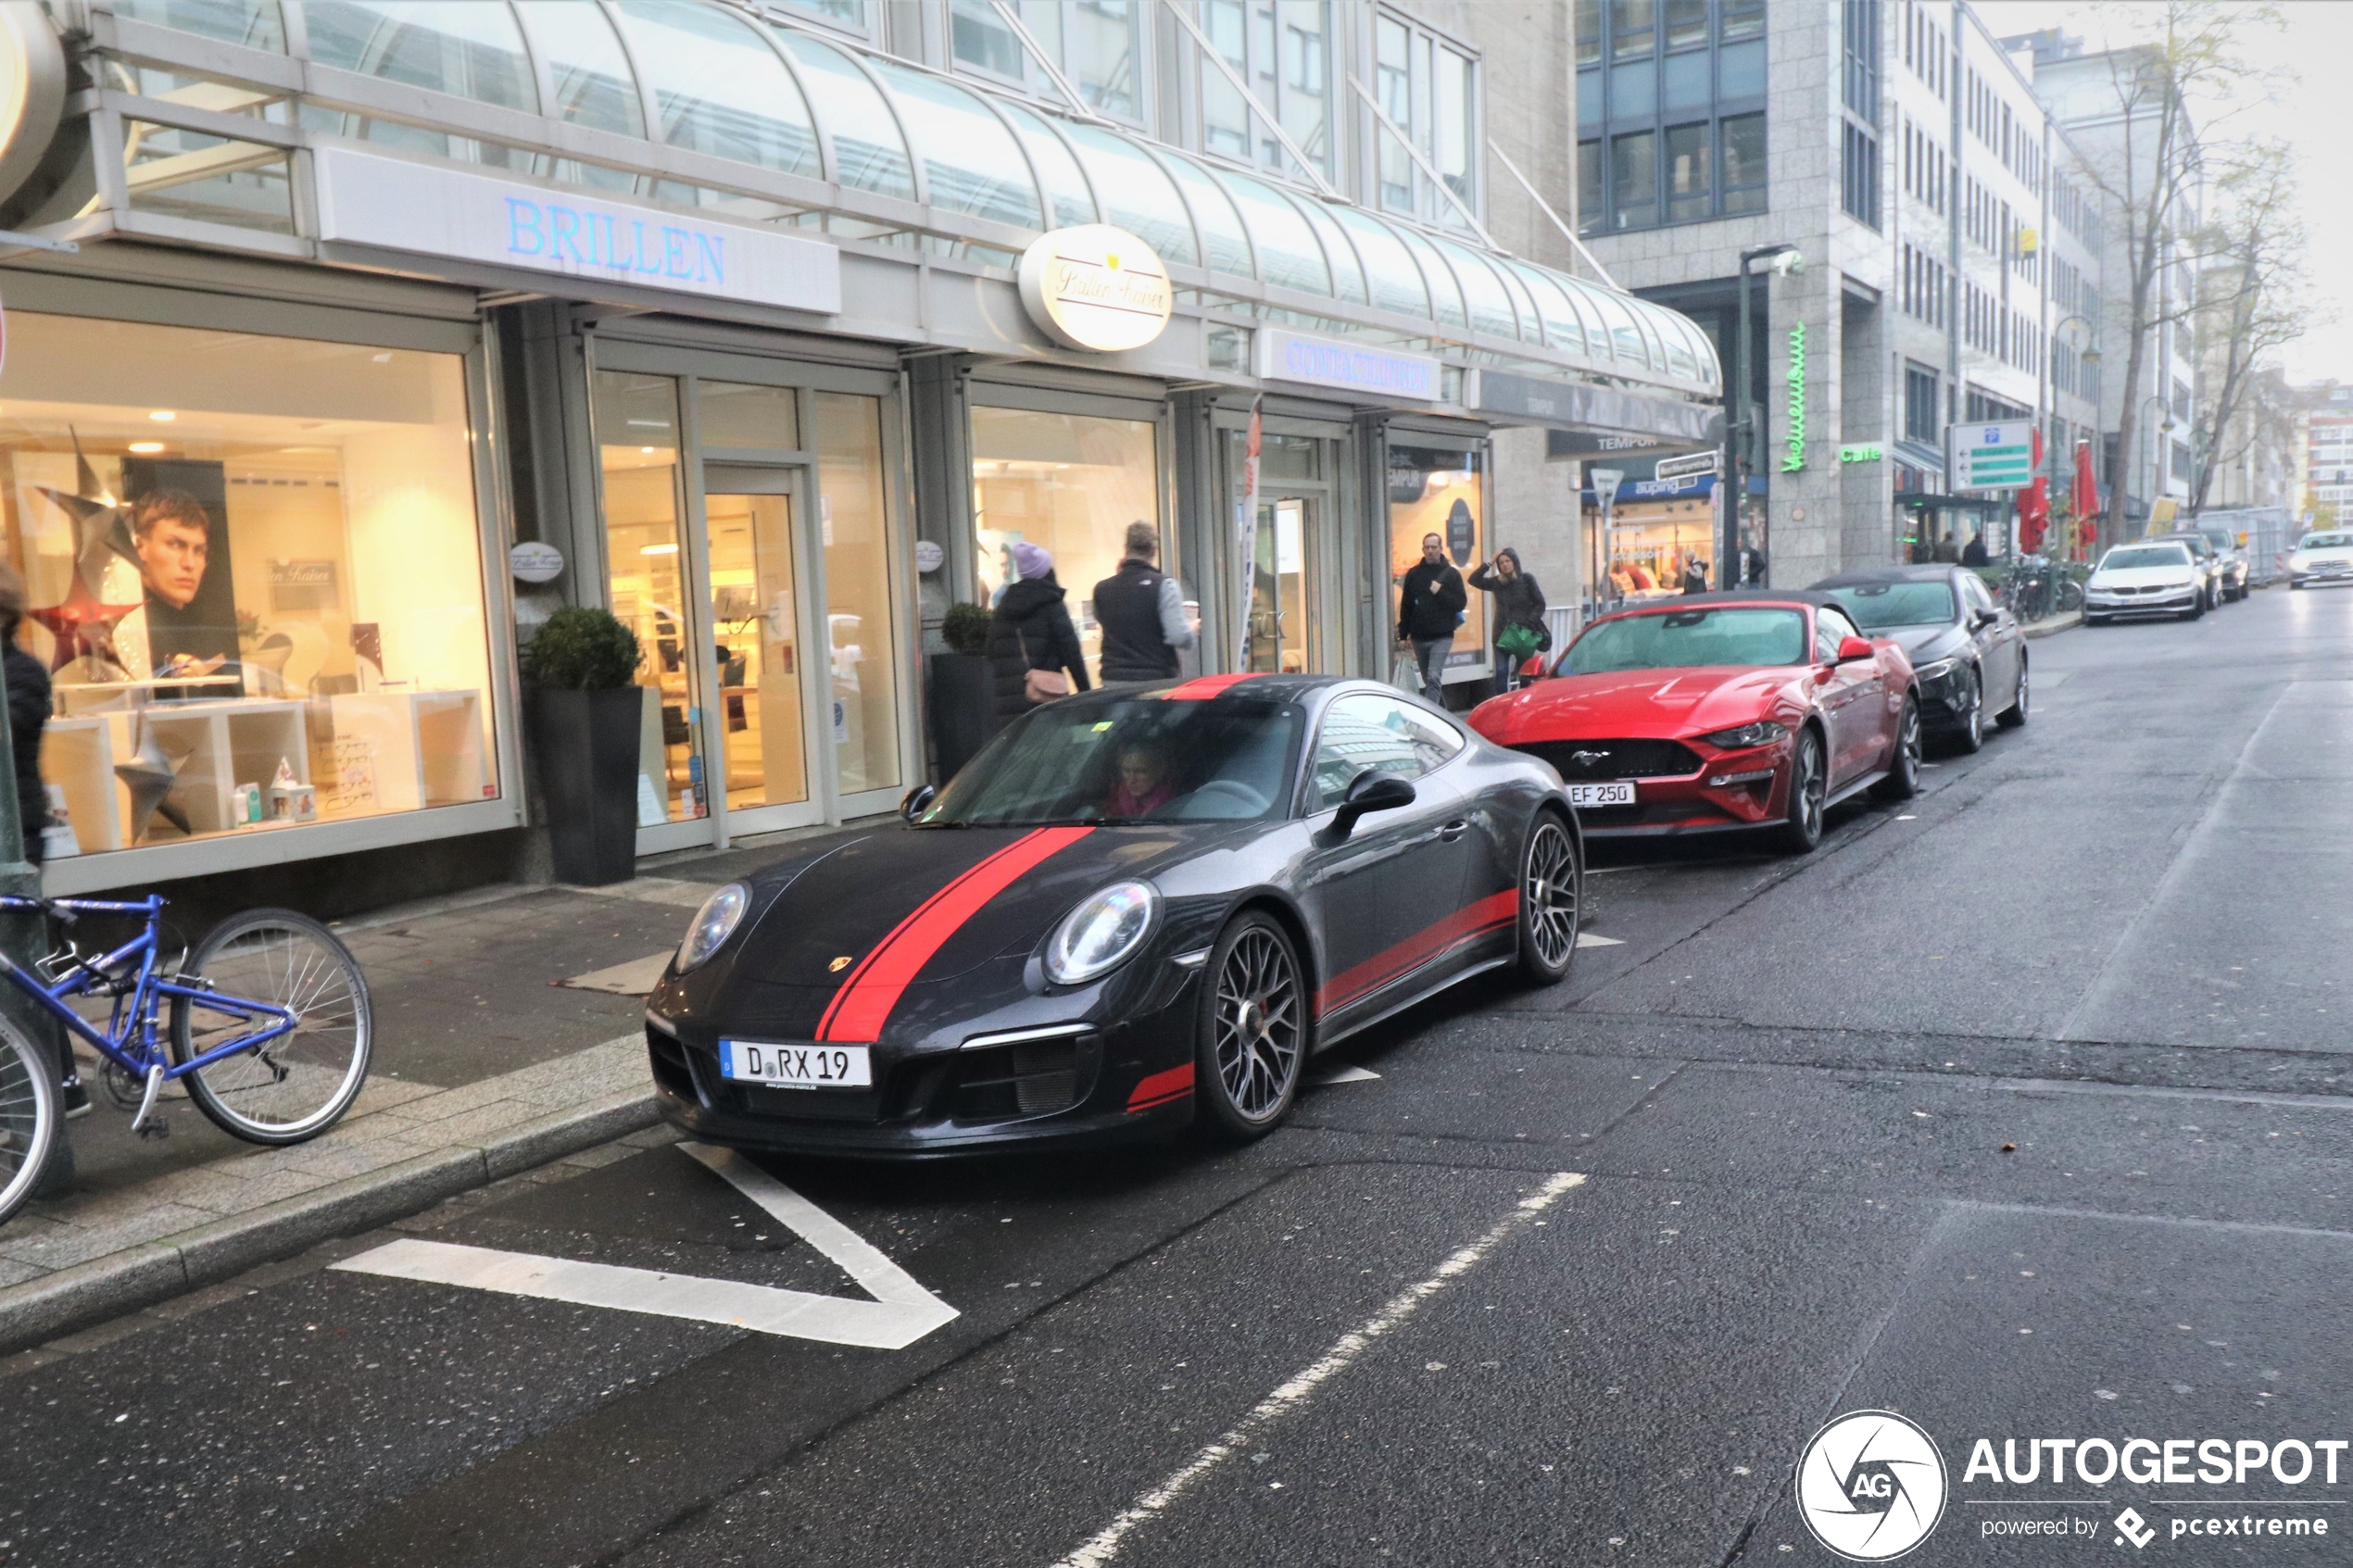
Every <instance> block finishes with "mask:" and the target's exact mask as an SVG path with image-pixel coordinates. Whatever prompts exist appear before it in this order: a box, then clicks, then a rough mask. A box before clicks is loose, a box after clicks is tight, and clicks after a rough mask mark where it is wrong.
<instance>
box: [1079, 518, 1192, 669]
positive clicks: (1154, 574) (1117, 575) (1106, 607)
mask: <svg viewBox="0 0 2353 1568" xmlns="http://www.w3.org/2000/svg"><path fill="white" fill-rule="evenodd" d="M1159 555H1160V531H1159V530H1158V529H1156V528H1154V527H1153V526H1152V525H1151V523H1149V522H1144V521H1136V522H1131V523H1129V524H1128V525H1127V558H1126V559H1125V560H1123V561H1121V562H1120V563H1119V570H1118V571H1116V572H1114V573H1113V574H1112V575H1111V576H1109V577H1106V578H1104V579H1103V580H1102V581H1101V582H1100V583H1096V584H1095V624H1096V625H1097V626H1099V627H1101V629H1102V633H1103V653H1102V671H1103V684H1105V685H1107V686H1108V685H1110V684H1112V683H1113V682H1114V681H1165V680H1169V679H1172V678H1173V677H1174V676H1175V675H1176V650H1177V649H1178V648H1189V647H1191V646H1193V626H1192V621H1190V620H1189V618H1188V617H1187V616H1186V614H1185V601H1184V594H1183V591H1182V590H1181V589H1179V588H1178V587H1177V586H1176V579H1175V578H1174V577H1167V576H1164V575H1163V574H1162V572H1161V570H1160V568H1159V567H1157V566H1155V565H1153V564H1152V562H1153V560H1154V559H1155V558H1157V557H1158V556H1159Z"/></svg>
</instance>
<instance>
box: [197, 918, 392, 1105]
mask: <svg viewBox="0 0 2353 1568" xmlns="http://www.w3.org/2000/svg"><path fill="white" fill-rule="evenodd" d="M198 978H201V979H202V980H203V981H204V982H205V984H206V985H207V986H208V988H209V989H211V990H213V991H216V992H218V993H220V995H221V996H222V997H236V998H238V999H240V1000H243V1001H248V1002H267V1003H269V1004H270V1005H271V1006H272V1007H282V1008H284V1009H286V1010H288V1011H290V1012H292V1013H293V1014H294V1015H295V1018H296V1023H295V1027H294V1031H293V1032H292V1033H291V1034H286V1035H279V1036H278V1037H277V1038H275V1039H272V1040H270V1041H267V1042H265V1043H263V1044H261V1045H258V1046H254V1047H248V1048H246V1049H245V1050H242V1051H237V1052H234V1053H233V1054H232V1055H229V1056H224V1057H222V1058H221V1059H220V1060H219V1061H216V1062H213V1063H212V1064H211V1065H209V1066H207V1067H199V1068H197V1069H196V1070H195V1072H193V1073H189V1074H187V1076H186V1080H185V1081H186V1083H187V1085H188V1098H191V1099H193V1100H195V1102H196V1106H197V1109H199V1110H202V1111H203V1112H204V1113H205V1114H206V1115H207V1116H209V1117H211V1118H212V1119H213V1121H214V1122H215V1123H219V1125H220V1129H221V1131H223V1132H225V1133H229V1134H232V1135H234V1136H237V1137H241V1138H244V1139H245V1141H247V1142H248V1143H261V1144H290V1143H300V1142H302V1141H303V1140H304V1139H305V1138H311V1137H316V1136H318V1135H320V1134H321V1133H323V1132H325V1131H326V1130H327V1129H328V1128H329V1127H331V1126H333V1125H334V1123H335V1119H336V1118H337V1117H339V1116H341V1115H342V1114H343V1113H344V1112H345V1111H346V1110H348V1109H349V1108H350V1106H351V1102H352V1100H353V1099H354V1098H357V1097H358V1096H359V1089H360V1085H363V1084H365V1083H366V1082H367V1078H368V1047H369V1045H370V1043H371V1041H372V1040H373V1038H374V1036H375V1026H374V1022H373V1020H372V1018H371V1014H370V1011H369V1007H368V981H367V978H366V976H364V975H362V974H361V973H360V972H359V960H357V959H355V958H353V957H352V956H351V951H350V949H349V948H347V947H345V946H344V945H343V943H342V942H341V941H339V940H338V939H337V938H336V936H335V935H334V933H333V932H332V931H329V930H328V929H327V928H326V927H325V926H323V925H321V924H320V923H319V922H317V921H315V920H312V919H311V918H310V917H309V916H308V915H299V914H296V913H295V912H294V911H293V910H291V909H247V910H246V911H245V913H243V914H237V915H231V916H230V917H229V918H228V919H227V920H224V921H222V922H220V924H219V925H216V926H214V927H213V928H212V930H211V931H210V932H209V933H208V935H206V937H205V939H204V940H203V941H201V942H199V943H197V944H196V946H195V950H194V951H193V952H191V953H190V954H189V955H188V962H187V964H186V965H185V967H183V968H182V971H181V979H182V981H183V982H187V983H194V982H195V980H197V979H198ZM265 1026H266V1025H263V1024H258V1023H256V1022H251V1021H249V1020H247V1019H245V1018H244V1017H241V1016H239V1015H238V1014H236V1013H233V1012H229V1011H225V1010H220V1009H218V1008H215V1007H211V1006H208V1005H207V1004H206V1003H204V1002H202V1001H198V1000H195V999H193V998H189V997H175V998H174V999H173V1002H172V1009H171V1050H172V1056H173V1059H174V1060H178V1061H182V1062H186V1061H193V1060H195V1059H196V1058H197V1057H199V1056H202V1055H203V1054H204V1053H205V1052H207V1051H209V1050H217V1049H219V1048H220V1047H222V1046H224V1045H227V1044H229V1043H230V1042H231V1041H233V1040H234V1039H236V1038H237V1037H238V1036H239V1035H245V1034H249V1033H253V1032H255V1031H257V1030H258V1029H260V1028H263V1027H265Z"/></svg>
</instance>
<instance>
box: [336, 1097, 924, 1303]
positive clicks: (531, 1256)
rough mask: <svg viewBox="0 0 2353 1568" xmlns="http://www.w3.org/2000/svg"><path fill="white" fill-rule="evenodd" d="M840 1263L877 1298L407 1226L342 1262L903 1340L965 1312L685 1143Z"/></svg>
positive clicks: (734, 1164) (724, 1154)
mask: <svg viewBox="0 0 2353 1568" xmlns="http://www.w3.org/2000/svg"><path fill="white" fill-rule="evenodd" d="M678 1147H679V1148H681V1149H683V1150H684V1151H685V1152H686V1154H687V1155H688V1156H689V1157H691V1158H692V1159H694V1160H698V1161H700V1162H701V1163H702V1164H704V1165H706V1166H708V1167H710V1168H711V1170H712V1171H714V1172H716V1173H718V1174H719V1175H721V1176H723V1177H724V1178H725V1179H726V1180H727V1181H728V1182H729V1183H730V1184H732V1185H734V1186H735V1187H736V1190H737V1191H739V1192H741V1193H742V1194H743V1195H744V1196H745V1197H746V1198H750V1199H751V1200H752V1201H753V1202H754V1203H757V1204H759V1205H760V1207H761V1208H762V1209H764V1210H767V1211H768V1213H769V1214H770V1215H771V1216H772V1217H774V1219H775V1220H777V1221H778V1222H779V1223H783V1224H784V1225H786V1226H787V1227H789V1228H790V1229H791V1230H793V1231H794V1232H795V1233H796V1234H798V1235H799V1236H800V1238H801V1239H802V1240H804V1241H806V1242H808V1243H809V1244H810V1245H811V1246H812V1247H814V1248H817V1249H818V1250H819V1251H820V1252H823V1253H824V1255H825V1256H826V1257H828V1258H830V1259H832V1260H833V1261H834V1262H835V1263H837V1264H838V1265H839V1266H840V1268H841V1269H842V1271H843V1272H844V1273H847V1274H849V1277H850V1278H852V1279H854V1280H856V1281H857V1282H858V1283H859V1285H860V1286H862V1287H864V1288H865V1289H866V1290H868V1291H869V1292H871V1293H872V1294H873V1295H874V1297H875V1299H874V1300H871V1301H862V1300H859V1299H857V1298H854V1297H843V1296H818V1295H813V1294H812V1293H810V1292H808V1291H805V1290H780V1289H777V1288H775V1287H774V1286H764V1285H746V1284H744V1283H742V1282H740V1281H737V1280H726V1279H704V1278H700V1277H698V1276H696V1275H693V1274H672V1273H656V1272H654V1271H653V1270H651V1269H632V1268H623V1267H621V1266H619V1265H616V1264H612V1263H591V1262H586V1261H582V1260H580V1259H576V1258H546V1257H541V1256H539V1255H537V1254H535V1253H530V1252H504V1251H500V1250H498V1249H497V1248H488V1247H463V1246H459V1245H457V1244H456V1243H453V1242H446V1241H427V1240H423V1239H422V1238H420V1237H417V1236H406V1237H403V1238H402V1239H400V1240H398V1241H395V1242H389V1243H387V1244H385V1245H384V1246H383V1247H379V1248H374V1249H373V1250H371V1251H368V1252H363V1253H361V1254H359V1256H358V1257H356V1258H346V1259H345V1260H344V1261H342V1262H340V1263H336V1264H334V1265H333V1267H334V1268H337V1269H342V1270H346V1271H347V1272H349V1273H363V1274H380V1275H383V1276H385V1277H387V1278H391V1279H408V1280H417V1281H420V1282H422V1283H426V1284H432V1285H451V1286H460V1287H462V1288H464V1289H468V1290H488V1291H494V1292H497V1294H500V1295H504V1296H529V1297H534V1298H538V1299H540V1300H543V1301H568V1302H570V1303H572V1304H573V1306H578V1307H601V1308H604V1309H606V1310H607V1311H616V1312H643V1313H646V1314H648V1315H650V1316H654V1317H665V1318H684V1319H686V1320H687V1321H689V1322H693V1323H724V1324H726V1325H728V1326H730V1327H734V1328H745V1329H749V1330H751V1331H752V1332H753V1333H755V1334H774V1335H781V1336H786V1337H788V1338H793V1339H815V1340H820V1341H822V1342H824V1343H825V1344H828V1345H858V1346H863V1347H865V1348H869V1349H875V1350H900V1349H904V1348H906V1347H908V1346H910V1345H912V1344H913V1343H914V1342H915V1341H916V1340H918V1339H921V1338H922V1337H923V1336H925V1335H927V1334H929V1333H931V1332H932V1331H933V1330H934V1329H937V1328H938V1327H940V1326H941V1325H943V1324H945V1323H950V1322H951V1321H953V1320H954V1319H955V1317H956V1316H957V1315H958V1314H957V1311H956V1309H955V1308H953V1307H951V1306H950V1305H948V1303H947V1302H945V1301H942V1300H941V1299H940V1298H938V1297H937V1296H934V1295H933V1294H932V1293H931V1292H930V1291H928V1290H925V1288H924V1287H923V1286H920V1285H918V1284H916V1283H915V1281H914V1280H913V1279H912V1277H911V1276H910V1275H909V1274H908V1273H907V1272H906V1271H905V1270H903V1269H901V1268H900V1266H899V1265H898V1264H896V1263H894V1262H892V1261H890V1260H889V1259H888V1258H887V1257H885V1256H884V1255H883V1254H882V1252H881V1251H880V1250H879V1249H877V1248H875V1247H874V1246H872V1245H871V1244H869V1243H868V1242H867V1241H866V1239H865V1238H864V1237H863V1236H859V1235H858V1234H857V1233H856V1232H854V1231H852V1230H851V1229H850V1228H849V1226H847V1225H845V1224H843V1223H841V1222H840V1221H839V1220H837V1219H835V1218H834V1217H833V1216H832V1215H831V1214H828V1213H826V1212H825V1211H824V1210H822V1209H820V1208H818V1207H817V1206H816V1205H815V1204H813V1203H812V1202H810V1201H809V1200H808V1199H807V1198H803V1197H801V1196H800V1194H799V1193H797V1192H795V1191H793V1190H792V1189H791V1188H790V1187H788V1186H786V1185H784V1183H782V1182H780V1181H778V1180H776V1179H775V1178H774V1176H771V1175H769V1174H768V1173H766V1172H765V1171H762V1170H761V1169H760V1168H759V1167H758V1166H756V1165H753V1164H751V1163H750V1162H749V1160H745V1159H744V1158H743V1157H742V1156H741V1155H738V1154H735V1153H732V1152H730V1151H728V1150H726V1149H719V1148H707V1147H706V1146H704V1145H701V1144H681V1145H679V1146H678Z"/></svg>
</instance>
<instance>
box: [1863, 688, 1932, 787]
mask: <svg viewBox="0 0 2353 1568" xmlns="http://www.w3.org/2000/svg"><path fill="white" fill-rule="evenodd" d="M1919 792H1920V699H1919V698H1918V697H1916V696H1907V697H1906V698H1905V699H1904V716H1903V717H1902V718H1900V719H1898V720H1897V721H1895V755H1894V757H1893V758H1891V759H1889V760H1888V764H1887V777H1885V778H1883V779H1881V780H1880V782H1879V783H1877V784H1873V785H1872V786H1871V794H1872V795H1873V796H1874V797H1877V798H1879V799H1881V800H1886V801H1897V800H1909V799H1911V798H1912V797H1914V796H1916V795H1918V794H1919Z"/></svg>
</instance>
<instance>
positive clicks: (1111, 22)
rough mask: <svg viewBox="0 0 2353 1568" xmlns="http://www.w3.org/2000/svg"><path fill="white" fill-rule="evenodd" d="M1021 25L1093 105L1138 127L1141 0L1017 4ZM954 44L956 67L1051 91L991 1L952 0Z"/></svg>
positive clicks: (1047, 0) (1140, 110)
mask: <svg viewBox="0 0 2353 1568" xmlns="http://www.w3.org/2000/svg"><path fill="white" fill-rule="evenodd" d="M1016 5H1017V6H1018V7H1019V14H1020V17H1021V21H1022V25H1023V26H1024V27H1026V28H1027V29H1028V30H1029V35H1030V36H1031V37H1032V38H1034V39H1036V40H1037V41H1038V48H1039V49H1040V50H1041V51H1043V52H1044V54H1045V55H1046V56H1047V57H1048V58H1049V59H1051V60H1052V61H1053V62H1054V65H1055V67H1056V69H1059V70H1061V72H1062V73H1063V75H1064V76H1065V77H1067V78H1069V80H1070V84H1071V85H1072V86H1073V87H1074V88H1076V89H1077V92H1078V95H1079V97H1080V98H1082V99H1083V100H1085V102H1086V103H1087V106H1088V107H1089V108H1092V109H1095V110H1097V111H1098V112H1100V113H1101V114H1104V115H1107V116H1109V117H1111V118H1113V119H1125V120H1128V121H1131V122H1140V121H1141V120H1142V119H1143V113H1144V103H1143V90H1142V87H1141V86H1140V77H1139V61H1140V59H1141V56H1142V20H1143V6H1142V5H1141V4H1140V3H1139V0H1075V3H1073V4H1067V5H1065V4H1063V3H1061V0H1016ZM949 44H950V49H951V50H952V51H953V52H954V54H955V56H956V65H957V67H958V69H964V70H971V71H976V72H978V73H980V74H982V75H984V76H991V77H995V78H997V79H999V80H1000V81H1003V82H1011V83H1013V84H1014V85H1016V86H1021V87H1026V88H1027V89H1028V90H1030V91H1031V92H1034V93H1041V94H1042V93H1048V92H1051V91H1052V84H1051V82H1049V81H1048V80H1047V78H1046V74H1045V72H1043V71H1040V70H1033V69H1031V66H1032V62H1031V61H1030V59H1029V57H1028V51H1027V50H1026V49H1025V48H1024V47H1023V45H1022V42H1021V40H1020V38H1019V37H1018V36H1016V35H1015V34H1014V32H1013V29H1011V28H1009V27H1007V26H1006V25H1005V23H1004V19H1002V18H1000V16H998V14H997V9H996V7H995V6H991V5H989V4H988V0H954V4H953V6H952V7H951V9H950V28H949Z"/></svg>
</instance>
